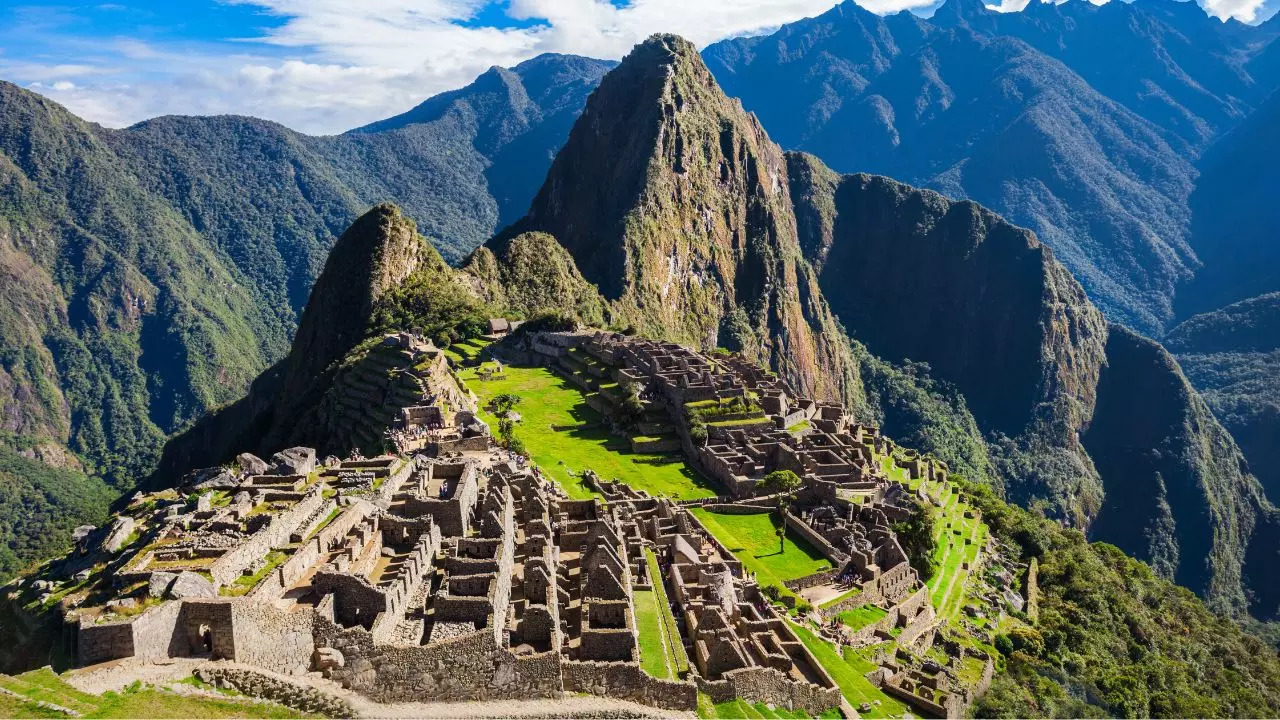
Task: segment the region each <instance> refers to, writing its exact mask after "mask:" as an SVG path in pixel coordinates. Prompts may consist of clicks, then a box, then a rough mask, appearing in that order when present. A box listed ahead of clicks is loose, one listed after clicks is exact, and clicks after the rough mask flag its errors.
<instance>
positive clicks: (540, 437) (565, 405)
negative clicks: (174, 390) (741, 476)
mask: <svg viewBox="0 0 1280 720" xmlns="http://www.w3.org/2000/svg"><path fill="white" fill-rule="evenodd" d="M459 377H461V378H462V379H463V380H464V381H466V383H467V386H468V387H470V388H471V389H472V391H474V392H475V393H476V395H477V396H478V397H479V398H480V405H481V413H480V415H481V417H482V418H483V419H484V420H485V422H488V423H489V424H490V426H491V427H495V428H496V427H497V418H495V417H494V416H493V415H491V414H489V413H488V412H487V411H485V410H484V405H486V404H488V402H489V400H491V399H492V398H493V397H495V396H497V395H500V394H502V393H514V394H516V395H519V396H520V404H519V405H517V406H516V408H515V410H516V412H518V413H520V415H521V417H522V421H521V423H520V424H519V426H518V429H517V430H516V434H517V435H518V436H519V437H520V439H521V440H523V441H524V443H525V446H526V447H527V448H528V450H529V454H530V455H531V456H532V458H533V461H534V462H535V463H537V464H538V465H539V466H540V467H541V468H542V470H543V472H545V473H547V474H548V475H550V476H551V477H552V478H553V479H555V480H556V481H557V482H559V483H560V485H561V486H562V487H564V489H565V491H566V492H568V493H569V495H570V496H571V497H574V498H579V499H582V498H589V497H593V496H594V494H593V493H592V492H591V491H590V490H588V489H587V488H586V487H585V486H584V485H583V482H582V478H581V473H582V471H584V470H587V469H591V470H594V471H595V472H597V473H599V475H600V477H603V478H605V479H606V480H613V479H617V480H621V481H622V482H624V483H626V484H627V485H630V486H631V487H633V488H635V489H637V490H644V491H645V492H647V493H649V494H650V495H655V496H662V495H665V496H667V497H672V498H678V499H692V498H701V497H713V496H715V495H716V488H715V486H714V485H713V484H712V483H711V482H710V481H709V480H707V479H706V478H704V477H702V476H701V475H699V474H697V473H695V472H694V471H693V470H692V469H690V468H689V467H688V466H687V465H685V463H684V461H683V460H678V461H676V462H672V459H673V456H672V455H651V454H645V453H633V452H630V451H628V450H625V449H624V448H625V447H626V446H627V441H626V440H624V439H622V438H618V437H615V436H613V435H611V434H609V431H608V430H607V429H606V428H605V427H604V426H603V425H602V424H601V418H600V414H599V413H598V412H596V411H595V410H593V409H591V408H590V407H588V406H587V403H586V398H585V396H584V395H583V394H582V392H580V391H579V390H578V389H577V388H576V387H574V386H573V385H571V384H570V383H569V382H568V381H567V380H565V379H564V378H562V377H560V376H559V375H556V374H555V373H554V372H553V371H551V370H549V369H547V368H520V367H510V366H504V367H503V371H502V376H501V377H498V378H495V379H492V380H480V379H479V378H477V377H476V369H474V368H470V369H465V370H462V371H460V372H459ZM570 471H572V472H573V475H570Z"/></svg>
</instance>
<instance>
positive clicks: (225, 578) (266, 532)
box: [209, 486, 326, 586]
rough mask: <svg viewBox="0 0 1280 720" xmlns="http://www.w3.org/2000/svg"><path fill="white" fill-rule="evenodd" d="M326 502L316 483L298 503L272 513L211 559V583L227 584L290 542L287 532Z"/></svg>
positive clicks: (289, 532) (295, 527) (291, 530)
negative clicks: (248, 534) (249, 533)
mask: <svg viewBox="0 0 1280 720" xmlns="http://www.w3.org/2000/svg"><path fill="white" fill-rule="evenodd" d="M325 502H326V500H325V498H324V495H323V494H322V493H321V488H320V487H318V486H317V487H316V488H313V489H312V490H311V491H310V492H308V493H307V494H306V495H305V496H304V497H303V498H302V500H299V501H298V504H296V505H294V506H293V507H291V508H289V509H288V510H286V511H284V512H282V513H280V514H278V515H274V516H272V518H271V522H270V523H268V524H267V526H266V527H265V528H263V529H261V530H259V531H258V532H256V533H254V534H253V536H252V537H250V538H249V539H248V540H246V541H245V542H243V543H241V544H240V545H237V546H236V547H235V548H233V549H232V550H230V551H228V552H227V553H226V554H224V555H223V556H222V557H220V558H218V559H217V560H216V561H214V563H213V565H212V566H210V568H209V574H210V575H212V576H213V582H214V584H215V585H219V586H221V585H230V584H231V583H233V582H235V581H236V579H237V578H239V577H240V576H241V575H243V574H244V571H245V569H247V568H249V567H251V566H252V565H253V564H254V563H257V562H261V561H262V558H265V557H266V556H267V554H268V553H270V552H271V551H272V550H273V549H275V548H277V547H281V546H283V545H287V544H289V536H290V535H292V534H293V531H294V530H296V529H297V528H298V526H299V525H301V524H302V523H304V522H306V521H307V519H308V518H310V517H311V515H312V513H314V512H315V511H316V510H317V509H318V508H319V507H320V506H321V505H322V504H323V503H325Z"/></svg>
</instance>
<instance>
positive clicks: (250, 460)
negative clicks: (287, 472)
mask: <svg viewBox="0 0 1280 720" xmlns="http://www.w3.org/2000/svg"><path fill="white" fill-rule="evenodd" d="M236 463H237V464H238V465H239V466H240V472H241V473H243V474H245V475H264V474H266V472H267V469H268V468H267V461H266V460H263V459H262V458H260V457H258V456H257V455H254V454H253V453H240V454H239V455H237V456H236Z"/></svg>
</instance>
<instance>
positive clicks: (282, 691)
mask: <svg viewBox="0 0 1280 720" xmlns="http://www.w3.org/2000/svg"><path fill="white" fill-rule="evenodd" d="M195 676H196V677H197V678H199V679H200V680H202V681H204V682H207V683H209V684H210V685H216V686H217V687H220V688H230V689H234V690H237V691H239V692H242V693H244V694H245V695H248V696H250V697H255V698H259V699H262V700H270V701H272V702H275V703H279V704H281V705H284V706H285V707H288V708H290V709H293V710H297V711H298V712H299V713H302V714H305V715H321V716H323V717H334V718H343V717H354V716H355V709H354V708H352V707H351V704H350V703H348V702H347V701H346V700H343V699H342V698H339V697H335V696H333V695H330V694H329V693H326V692H323V691H321V690H318V689H316V688H313V687H304V686H302V685H296V684H294V683H291V682H287V681H285V680H283V679H280V678H275V677H272V676H270V675H267V674H265V673H260V672H254V671H253V670H250V669H248V668H239V667H231V666H225V665H218V664H209V665H204V666H201V667H198V668H196V671H195Z"/></svg>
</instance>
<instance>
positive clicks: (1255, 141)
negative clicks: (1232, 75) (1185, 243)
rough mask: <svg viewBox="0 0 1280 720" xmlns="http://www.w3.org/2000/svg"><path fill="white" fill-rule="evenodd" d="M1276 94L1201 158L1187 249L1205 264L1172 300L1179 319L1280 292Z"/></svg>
mask: <svg viewBox="0 0 1280 720" xmlns="http://www.w3.org/2000/svg"><path fill="white" fill-rule="evenodd" d="M1278 163H1280V92H1277V93H1275V94H1273V95H1272V96H1271V97H1270V98H1268V99H1267V100H1266V102H1264V103H1263V104H1262V105H1261V107H1259V108H1258V110H1257V111H1256V112H1254V114H1253V115H1251V116H1249V118H1248V119H1247V120H1245V121H1244V122H1243V123H1241V124H1240V126H1239V127H1237V128H1236V129H1235V130H1233V131H1231V132H1230V133H1228V134H1227V135H1225V136H1223V137H1222V138H1221V139H1220V140H1219V141H1218V142H1217V143H1215V144H1214V145H1213V147H1211V148H1209V150H1208V151H1207V152H1205V154H1204V156H1203V157H1202V158H1201V159H1200V162H1199V169H1200V178H1199V180H1198V181H1197V183H1196V189H1195V192H1193V193H1192V195H1191V198H1190V203H1191V213H1192V215H1191V242H1192V245H1193V246H1194V247H1195V252H1196V254H1197V255H1198V256H1199V257H1200V260H1201V261H1202V262H1203V263H1204V267H1203V269H1201V270H1200V272H1199V273H1197V274H1196V277H1195V279H1194V280H1193V281H1192V282H1191V283H1190V284H1189V285H1188V286H1187V287H1186V288H1184V289H1183V290H1182V291H1181V292H1180V293H1179V295H1178V310H1179V313H1180V314H1181V316H1182V317H1184V318H1185V317H1189V316H1190V315H1192V314H1195V313H1202V312H1208V311H1212V310H1216V309H1218V308H1220V307H1223V306H1224V305H1228V304H1230V303H1234V302H1236V301H1239V300H1244V299H1246V298H1250V297H1254V296H1256V295H1260V294H1263V293H1269V292H1276V291H1280V243H1277V242H1276V227H1277V224H1278V223H1280V210H1278V209H1277V207H1276V203H1275V201H1274V200H1275V198H1276V196H1277V194H1280V164H1278Z"/></svg>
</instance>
